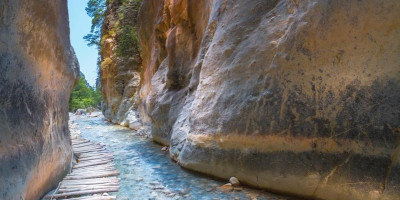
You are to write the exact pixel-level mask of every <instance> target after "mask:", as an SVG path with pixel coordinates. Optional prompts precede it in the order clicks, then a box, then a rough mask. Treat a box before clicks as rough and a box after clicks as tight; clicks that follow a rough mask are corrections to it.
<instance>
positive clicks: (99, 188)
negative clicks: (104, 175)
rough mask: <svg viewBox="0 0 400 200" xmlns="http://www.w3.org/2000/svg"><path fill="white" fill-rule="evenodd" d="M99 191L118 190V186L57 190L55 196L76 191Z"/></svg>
mask: <svg viewBox="0 0 400 200" xmlns="http://www.w3.org/2000/svg"><path fill="white" fill-rule="evenodd" d="M101 189H117V190H118V189H119V186H103V187H83V188H75V189H59V190H58V191H57V194H60V193H68V192H78V191H87V190H101Z"/></svg>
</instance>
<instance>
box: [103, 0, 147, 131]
mask: <svg viewBox="0 0 400 200" xmlns="http://www.w3.org/2000/svg"><path fill="white" fill-rule="evenodd" d="M138 8H139V3H138V2H137V1H126V2H125V3H123V1H122V0H115V1H108V2H107V12H106V17H105V20H104V23H103V30H102V38H101V86H102V94H103V97H105V98H104V99H103V104H102V110H103V113H104V116H105V117H106V118H107V119H109V120H110V121H112V122H113V123H118V124H121V125H123V126H129V125H133V124H132V123H134V122H136V121H137V119H138V118H137V117H136V114H135V112H133V110H136V104H135V100H136V99H137V91H138V86H139V82H140V74H139V73H140V63H141V59H140V55H139V49H138V45H137V44H136V43H134V41H133V42H132V41H130V42H131V43H128V42H127V41H126V38H127V37H128V41H129V39H131V37H134V35H133V34H135V33H136V30H135V26H136V24H137V12H138ZM131 40H132V39H131ZM120 41H122V42H120ZM124 42H125V43H124ZM120 43H124V44H125V46H127V45H130V46H128V47H124V48H125V49H123V47H121V46H119V44H120ZM126 43H128V44H126ZM126 54H128V55H126Z"/></svg>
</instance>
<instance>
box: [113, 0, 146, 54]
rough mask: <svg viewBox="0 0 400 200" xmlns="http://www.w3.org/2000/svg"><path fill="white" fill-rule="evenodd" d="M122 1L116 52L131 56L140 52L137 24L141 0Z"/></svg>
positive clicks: (119, 11) (119, 12)
mask: <svg viewBox="0 0 400 200" xmlns="http://www.w3.org/2000/svg"><path fill="white" fill-rule="evenodd" d="M121 3H122V5H121V6H120V7H119V8H118V18H119V21H120V22H121V23H120V25H119V26H118V27H117V48H116V54H117V56H119V57H123V58H130V57H132V56H134V55H135V54H138V53H139V39H138V34H137V30H136V26H135V25H136V20H137V12H138V10H139V7H140V3H141V0H122V2H121Z"/></svg>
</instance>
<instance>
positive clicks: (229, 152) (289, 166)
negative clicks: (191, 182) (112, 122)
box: [102, 0, 400, 200]
mask: <svg viewBox="0 0 400 200" xmlns="http://www.w3.org/2000/svg"><path fill="white" fill-rule="evenodd" d="M399 10H400V2H399V1H396V0H388V1H375V0H363V1H346V0H324V1H317V0H306V1H300V0H268V1H266V0H230V1H227V0H144V1H143V3H142V5H141V8H140V12H139V16H138V20H137V23H138V34H139V41H140V43H139V46H140V50H141V68H140V73H141V75H140V86H139V91H138V93H137V97H136V98H135V99H134V104H135V105H136V106H137V111H138V113H140V115H141V119H142V120H143V122H144V123H147V124H150V125H151V133H152V136H153V138H154V140H155V141H157V142H159V143H162V144H165V145H169V146H170V155H171V157H172V158H173V159H174V160H176V161H177V162H178V163H179V164H180V165H181V166H183V167H185V168H188V169H192V170H195V171H199V172H202V173H205V174H209V175H212V176H217V177H221V178H225V179H227V178H229V177H231V176H236V177H237V178H238V179H239V180H240V181H241V182H243V183H246V184H249V185H252V186H256V187H260V188H265V189H268V190H270V191H275V192H280V193H286V194H293V195H298V196H301V197H306V198H318V199H338V200H339V199H340V200H342V199H398V198H400V192H399V191H400V190H399V187H400V92H399V91H400V59H399V58H400V12H399ZM108 44H112V42H111V40H110V43H108ZM111 49H112V48H111ZM105 59H106V57H103V62H104V61H105ZM136 67H137V65H135V66H131V68H136ZM114 69H115V67H114V68H109V69H107V70H114ZM102 70H103V71H102V79H103V78H104V77H108V76H112V77H114V80H113V81H114V82H117V81H118V78H117V77H116V76H115V74H113V73H111V72H108V71H107V70H104V69H102ZM109 80H112V79H109ZM103 87H106V89H105V90H108V91H110V92H106V93H104V95H105V98H106V99H111V100H107V102H114V101H113V100H112V98H113V97H114V96H115V95H111V96H110V94H112V92H116V91H120V92H119V96H123V95H121V94H122V93H121V91H122V90H121V89H118V88H117V87H115V86H113V85H109V84H108V83H107V84H106V85H104V83H103ZM103 90H104V89H103ZM118 98H119V97H118ZM119 101H120V100H119V99H118V100H115V102H117V103H116V104H115V107H116V108H118V107H120V106H121V105H123V104H122V103H118V102H119ZM134 109H136V107H135V108H134ZM115 110H118V109H115ZM105 113H106V117H108V116H109V114H108V113H107V110H106V112H105ZM114 113H115V111H114ZM108 118H110V117H108ZM117 123H118V121H117Z"/></svg>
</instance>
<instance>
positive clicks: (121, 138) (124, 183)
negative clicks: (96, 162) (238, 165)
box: [70, 115, 293, 200]
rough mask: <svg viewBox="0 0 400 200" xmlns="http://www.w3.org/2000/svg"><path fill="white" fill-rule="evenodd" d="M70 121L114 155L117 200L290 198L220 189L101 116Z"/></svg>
mask: <svg viewBox="0 0 400 200" xmlns="http://www.w3.org/2000/svg"><path fill="white" fill-rule="evenodd" d="M70 123H76V124H77V128H78V129H79V130H80V131H81V136H82V137H83V138H86V139H89V140H92V141H94V142H99V143H101V144H103V145H105V146H106V149H108V150H109V151H111V152H112V153H113V154H114V157H115V160H114V162H115V167H116V169H117V170H118V171H119V172H120V176H119V178H120V179H121V183H120V190H119V192H117V193H115V194H113V195H116V196H117V197H118V199H121V200H128V199H129V200H131V199H154V200H158V199H160V200H161V199H162V200H164V199H195V200H200V199H204V200H206V199H207V200H208V199H211V200H217V199H234V200H239V199H252V200H254V199H259V200H261V199H266V200H277V199H293V198H288V197H283V196H278V195H274V194H270V193H268V192H265V191H262V190H256V189H251V188H247V187H240V188H238V189H236V190H233V191H226V190H223V189H221V188H220V187H221V186H222V185H224V184H226V183H227V182H226V181H222V180H215V179H213V178H211V177H207V176H204V175H201V174H198V173H193V172H190V171H188V170H185V169H183V168H181V167H180V166H179V165H178V164H177V163H175V162H174V161H173V160H171V159H170V157H169V155H168V152H167V151H162V150H161V149H162V148H163V146H160V145H158V144H156V143H154V142H153V141H152V139H151V138H148V137H146V136H141V135H139V134H138V133H137V132H136V131H134V130H131V129H128V128H125V127H122V126H119V125H114V124H111V123H109V122H107V121H105V120H104V119H103V117H102V115H99V116H97V117H87V116H75V115H72V116H71V122H70Z"/></svg>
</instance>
